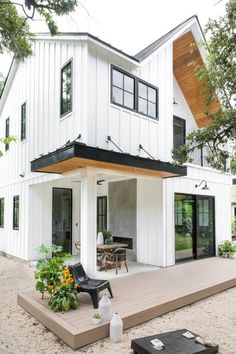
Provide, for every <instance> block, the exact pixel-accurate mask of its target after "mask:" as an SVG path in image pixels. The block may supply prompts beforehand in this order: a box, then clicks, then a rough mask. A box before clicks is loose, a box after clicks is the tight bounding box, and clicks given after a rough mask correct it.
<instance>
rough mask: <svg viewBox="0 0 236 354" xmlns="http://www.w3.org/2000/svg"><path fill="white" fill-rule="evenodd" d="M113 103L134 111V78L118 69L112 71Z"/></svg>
mask: <svg viewBox="0 0 236 354" xmlns="http://www.w3.org/2000/svg"><path fill="white" fill-rule="evenodd" d="M112 102H113V103H116V104H118V105H120V106H124V107H127V108H130V109H134V78H132V77H130V76H129V75H126V74H124V73H122V72H120V71H118V70H116V69H113V71H112Z"/></svg>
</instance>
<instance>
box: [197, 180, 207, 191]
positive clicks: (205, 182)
mask: <svg viewBox="0 0 236 354" xmlns="http://www.w3.org/2000/svg"><path fill="white" fill-rule="evenodd" d="M202 183H204V186H203V187H202V190H208V189H210V188H209V187H208V186H207V181H206V180H205V179H203V180H202V181H201V182H200V183H199V184H195V188H198V187H200V186H201V185H202Z"/></svg>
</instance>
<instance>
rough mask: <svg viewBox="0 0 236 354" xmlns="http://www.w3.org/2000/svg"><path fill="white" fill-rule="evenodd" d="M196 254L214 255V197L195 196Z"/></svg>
mask: <svg viewBox="0 0 236 354" xmlns="http://www.w3.org/2000/svg"><path fill="white" fill-rule="evenodd" d="M196 224H197V225H196V237H197V240H196V243H197V256H212V255H214V198H213V197H206V196H197V223H196Z"/></svg>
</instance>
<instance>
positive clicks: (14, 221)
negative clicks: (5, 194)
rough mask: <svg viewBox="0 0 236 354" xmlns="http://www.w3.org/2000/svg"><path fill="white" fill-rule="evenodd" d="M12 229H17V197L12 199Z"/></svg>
mask: <svg viewBox="0 0 236 354" xmlns="http://www.w3.org/2000/svg"><path fill="white" fill-rule="evenodd" d="M13 229H14V230H18V229H19V196H15V197H13Z"/></svg>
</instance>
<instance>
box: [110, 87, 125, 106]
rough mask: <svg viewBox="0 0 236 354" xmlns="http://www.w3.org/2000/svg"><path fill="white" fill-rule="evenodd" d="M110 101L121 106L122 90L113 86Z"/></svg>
mask: <svg viewBox="0 0 236 354" xmlns="http://www.w3.org/2000/svg"><path fill="white" fill-rule="evenodd" d="M112 101H113V102H115V103H118V104H121V105H123V90H121V89H119V88H117V87H115V86H113V89H112Z"/></svg>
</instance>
